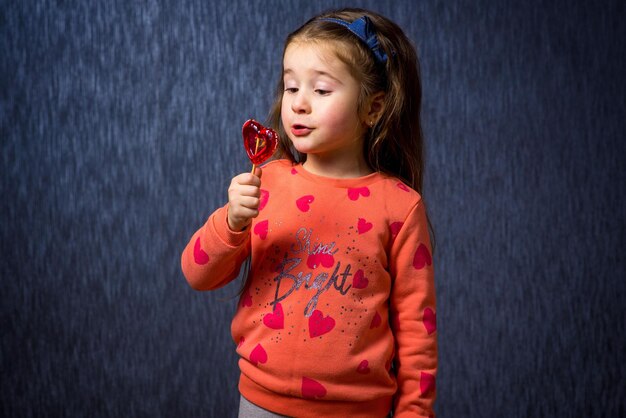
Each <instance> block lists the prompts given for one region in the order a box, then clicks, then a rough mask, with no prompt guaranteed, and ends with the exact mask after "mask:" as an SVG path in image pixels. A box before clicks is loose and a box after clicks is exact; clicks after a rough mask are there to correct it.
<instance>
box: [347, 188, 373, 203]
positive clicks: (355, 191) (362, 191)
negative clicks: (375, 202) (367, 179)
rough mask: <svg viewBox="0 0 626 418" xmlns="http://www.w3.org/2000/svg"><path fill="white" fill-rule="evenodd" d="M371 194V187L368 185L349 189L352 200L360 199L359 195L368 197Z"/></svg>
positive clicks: (349, 196)
mask: <svg viewBox="0 0 626 418" xmlns="http://www.w3.org/2000/svg"><path fill="white" fill-rule="evenodd" d="M369 195H370V189H368V188H367V187H357V188H352V187H351V188H349V189H348V198H349V199H350V200H358V199H359V196H363V197H368V196H369Z"/></svg>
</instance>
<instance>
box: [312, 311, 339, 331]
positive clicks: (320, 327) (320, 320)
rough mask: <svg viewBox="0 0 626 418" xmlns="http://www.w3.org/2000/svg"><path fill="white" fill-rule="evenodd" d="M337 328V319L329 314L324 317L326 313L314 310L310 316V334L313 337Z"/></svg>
mask: <svg viewBox="0 0 626 418" xmlns="http://www.w3.org/2000/svg"><path fill="white" fill-rule="evenodd" d="M333 328H335V320H334V319H333V318H332V317H331V316H330V315H329V316H327V317H326V318H324V314H323V313H322V311H320V310H317V309H316V310H315V311H313V314H312V315H311V317H310V318H309V335H310V336H311V338H315V337H319V336H320V335H324V334H326V333H328V332H330V331H332V329H333Z"/></svg>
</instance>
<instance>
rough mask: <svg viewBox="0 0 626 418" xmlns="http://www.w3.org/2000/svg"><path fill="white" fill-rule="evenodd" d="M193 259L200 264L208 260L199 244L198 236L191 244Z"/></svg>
mask: <svg viewBox="0 0 626 418" xmlns="http://www.w3.org/2000/svg"><path fill="white" fill-rule="evenodd" d="M193 261H195V262H196V264H200V265H204V264H206V263H208V262H209V255H208V254H207V253H206V252H205V251H204V250H203V249H202V247H201V246H200V237H198V238H197V239H196V242H195V244H194V246H193Z"/></svg>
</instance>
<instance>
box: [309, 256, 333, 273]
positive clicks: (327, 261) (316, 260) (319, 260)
mask: <svg viewBox="0 0 626 418" xmlns="http://www.w3.org/2000/svg"><path fill="white" fill-rule="evenodd" d="M334 264H335V257H333V256H332V255H331V254H323V253H319V254H311V255H309V256H308V257H307V259H306V265H307V267H308V268H310V269H316V268H317V267H318V266H319V265H322V266H324V267H326V268H329V267H332V266H333V265H334Z"/></svg>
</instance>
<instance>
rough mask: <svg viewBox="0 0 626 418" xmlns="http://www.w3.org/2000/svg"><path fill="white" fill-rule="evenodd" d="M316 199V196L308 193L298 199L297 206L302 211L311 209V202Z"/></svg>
mask: <svg viewBox="0 0 626 418" xmlns="http://www.w3.org/2000/svg"><path fill="white" fill-rule="evenodd" d="M314 200H315V197H314V196H311V195H306V196H302V197H301V198H299V199H298V200H296V206H297V207H298V209H300V210H301V211H302V212H308V211H309V210H310V209H311V203H313V201H314Z"/></svg>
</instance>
